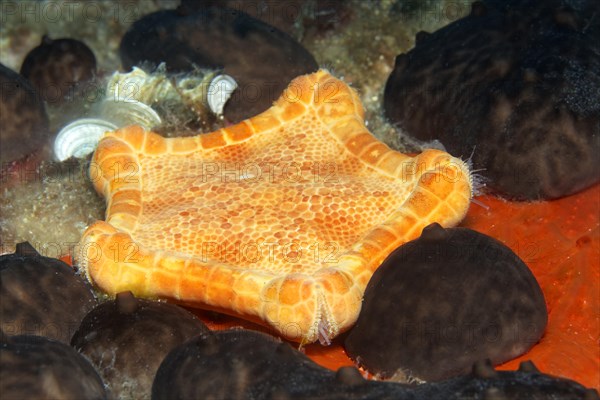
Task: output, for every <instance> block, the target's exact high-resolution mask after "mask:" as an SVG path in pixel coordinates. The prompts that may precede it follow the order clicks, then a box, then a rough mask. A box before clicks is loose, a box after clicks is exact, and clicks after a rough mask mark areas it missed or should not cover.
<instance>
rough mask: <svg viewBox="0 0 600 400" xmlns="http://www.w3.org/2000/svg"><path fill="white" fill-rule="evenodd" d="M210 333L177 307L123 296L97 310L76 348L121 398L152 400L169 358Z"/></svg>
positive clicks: (84, 326) (75, 340)
mask: <svg viewBox="0 0 600 400" xmlns="http://www.w3.org/2000/svg"><path fill="white" fill-rule="evenodd" d="M207 331H208V328H207V327H206V326H205V325H204V324H203V323H202V322H201V321H200V320H199V319H198V318H196V317H195V316H194V315H193V314H191V313H190V312H188V311H186V310H184V309H183V308H181V307H178V306H176V305H173V304H168V303H164V302H158V301H151V300H143V299H138V298H135V297H134V296H133V295H132V294H131V292H123V293H119V294H118V295H117V298H116V299H115V300H111V301H107V302H105V303H102V304H100V305H99V306H98V307H96V308H95V309H93V310H92V311H91V312H90V313H89V314H88V315H87V316H86V317H85V318H84V320H83V321H82V323H81V326H80V328H79V330H78V331H77V332H76V333H75V335H74V336H73V340H72V342H71V345H72V346H73V347H75V348H76V349H77V350H79V351H80V352H81V353H82V354H84V355H85V356H86V357H87V358H88V359H89V360H90V361H91V362H92V364H93V365H94V366H95V367H96V368H97V369H98V372H99V373H100V375H101V376H102V378H103V379H104V382H105V383H106V385H107V387H108V391H109V393H110V395H111V396H113V397H115V398H135V399H149V398H150V391H151V388H152V381H153V380H154V375H155V374H156V370H157V369H158V367H159V365H160V363H161V362H162V360H163V358H164V357H165V356H166V355H167V354H168V353H169V351H171V349H173V348H174V347H176V346H178V345H180V344H182V343H184V342H185V341H186V340H188V339H190V338H192V337H194V336H195V335H198V334H200V333H203V332H207Z"/></svg>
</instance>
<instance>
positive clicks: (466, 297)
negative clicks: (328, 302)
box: [345, 223, 548, 381]
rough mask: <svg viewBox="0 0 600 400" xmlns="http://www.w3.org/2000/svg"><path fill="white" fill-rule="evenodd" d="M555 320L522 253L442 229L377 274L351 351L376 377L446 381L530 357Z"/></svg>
mask: <svg viewBox="0 0 600 400" xmlns="http://www.w3.org/2000/svg"><path fill="white" fill-rule="evenodd" d="M547 321H548V315H547V311H546V303H545V300H544V295H543V293H542V291H541V289H540V287H539V285H538V283H537V281H536V280H535V277H534V276H533V274H532V273H531V271H530V270H529V269H528V268H527V266H526V265H525V264H524V263H523V261H521V259H520V258H519V257H518V256H517V255H516V254H515V253H513V252H512V251H511V250H510V249H509V248H508V247H506V246H505V245H503V244H502V243H500V242H499V241H497V240H495V239H493V238H491V237H489V236H486V235H483V234H481V233H478V232H475V231H473V230H470V229H467V228H451V229H444V228H442V227H441V226H440V225H438V224H437V223H434V224H431V225H429V226H428V227H426V228H425V229H424V230H423V233H422V235H421V237H420V238H419V239H417V240H414V241H411V242H409V243H406V244H404V245H403V246H401V247H399V248H398V249H396V250H395V251H394V252H392V253H391V254H390V255H389V256H388V258H386V260H385V261H384V262H383V264H382V265H381V266H380V267H379V268H378V269H377V271H376V272H375V274H374V275H373V277H372V278H371V281H370V282H369V284H368V285H367V289H366V291H365V296H364V300H363V306H362V310H361V312H360V315H359V317H358V321H357V323H356V325H355V326H354V328H352V330H351V331H350V332H349V334H348V336H347V338H346V340H345V348H346V352H347V353H348V354H349V355H350V356H351V358H353V359H354V360H357V361H358V362H359V363H360V364H361V365H362V366H364V367H365V368H366V369H367V370H368V371H369V372H371V373H373V374H380V375H381V376H383V377H391V376H392V375H394V374H395V373H397V372H400V373H403V374H404V375H406V376H409V377H414V378H418V379H421V380H425V381H439V380H442V379H446V378H450V377H453V376H456V375H460V374H464V373H467V372H468V371H469V370H470V369H471V366H472V365H473V364H474V363H476V362H478V361H481V360H484V359H487V358H489V359H491V360H492V362H493V363H494V365H496V364H500V363H502V362H505V361H507V360H510V359H512V358H515V357H517V356H518V355H520V354H523V353H524V352H526V351H527V350H529V348H531V347H532V346H533V345H534V344H535V343H537V342H538V341H539V339H540V338H541V337H542V334H543V332H544V329H545V327H546V323H547Z"/></svg>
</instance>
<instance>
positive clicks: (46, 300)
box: [0, 242, 97, 344]
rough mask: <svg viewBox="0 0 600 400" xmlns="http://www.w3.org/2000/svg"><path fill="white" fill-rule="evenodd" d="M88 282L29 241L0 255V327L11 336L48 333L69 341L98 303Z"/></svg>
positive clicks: (50, 336) (49, 336)
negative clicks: (40, 251) (10, 252)
mask: <svg viewBox="0 0 600 400" xmlns="http://www.w3.org/2000/svg"><path fill="white" fill-rule="evenodd" d="M96 304H97V302H96V298H95V297H94V294H93V292H92V289H91V287H90V286H89V285H88V283H87V282H86V281H85V280H84V279H83V278H82V277H81V276H80V275H78V274H76V273H75V271H74V270H73V269H72V268H71V267H69V266H68V265H67V264H65V263H64V262H62V261H60V260H57V259H54V258H49V257H43V256H41V255H40V254H38V252H37V251H35V249H34V248H33V247H32V246H31V245H30V244H29V243H27V242H24V243H19V244H18V245H17V250H16V252H15V253H14V254H8V255H3V256H0V327H1V332H2V333H3V334H4V335H7V336H15V335H37V336H46V337H48V338H51V339H56V340H59V341H61V342H63V343H67V344H69V343H70V341H71V337H72V336H73V334H74V333H75V331H76V330H77V328H78V327H79V324H80V323H81V320H82V319H83V317H84V316H85V315H86V314H87V313H88V312H89V311H90V310H91V309H93V308H94V307H95V306H96Z"/></svg>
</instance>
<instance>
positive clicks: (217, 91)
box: [206, 74, 238, 115]
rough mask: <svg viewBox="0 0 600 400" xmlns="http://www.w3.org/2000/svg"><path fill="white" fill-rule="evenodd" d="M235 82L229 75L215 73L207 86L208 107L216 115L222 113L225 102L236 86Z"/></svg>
mask: <svg viewBox="0 0 600 400" xmlns="http://www.w3.org/2000/svg"><path fill="white" fill-rule="evenodd" d="M237 86H238V85H237V82H236V81H235V79H233V78H232V77H231V76H229V75H225V74H223V75H217V76H215V77H214V78H213V80H212V81H211V82H210V85H209V86H208V92H207V93H206V100H207V102H208V107H209V108H210V110H211V111H212V112H214V113H215V114H217V115H221V114H223V108H224V107H225V103H227V101H228V100H229V98H230V97H231V94H232V93H233V91H234V90H235V89H236V88H237Z"/></svg>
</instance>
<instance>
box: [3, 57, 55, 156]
mask: <svg viewBox="0 0 600 400" xmlns="http://www.w3.org/2000/svg"><path fill="white" fill-rule="evenodd" d="M0 88H1V89H2V90H1V93H0V96H1V97H0V163H11V162H14V161H17V160H20V159H22V158H24V157H26V156H28V155H30V154H32V153H34V152H36V151H38V150H40V149H41V148H42V147H44V146H45V145H47V144H48V141H49V138H50V135H49V128H48V116H47V115H46V110H45V108H44V102H43V101H42V99H41V98H40V97H39V95H38V94H37V93H36V91H35V89H34V88H33V86H32V85H31V83H30V82H29V81H28V80H27V79H25V78H24V77H23V76H21V75H19V74H18V73H16V72H15V71H13V70H11V69H10V68H7V67H5V66H4V65H2V64H0Z"/></svg>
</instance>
